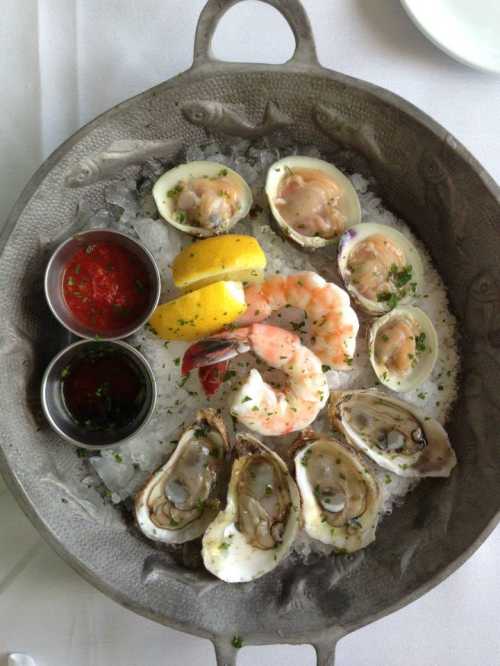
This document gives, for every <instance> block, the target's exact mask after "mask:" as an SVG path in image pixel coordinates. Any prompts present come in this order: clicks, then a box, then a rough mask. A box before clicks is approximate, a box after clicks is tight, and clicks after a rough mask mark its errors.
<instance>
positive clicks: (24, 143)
mask: <svg viewBox="0 0 500 666" xmlns="http://www.w3.org/2000/svg"><path fill="white" fill-rule="evenodd" d="M472 1H473V0H471V2H472ZM203 3H204V0H189V1H188V0H140V1H138V0H107V1H106V2H102V1H100V0H38V2H36V0H2V3H1V5H2V6H1V18H0V90H1V95H0V119H1V122H0V221H3V219H4V218H5V216H6V214H7V212H8V210H9V208H10V207H11V206H12V204H13V203H14V200H15V198H16V196H17V194H18V193H19V192H20V190H21V188H22V187H23V185H24V183H25V182H26V180H27V179H28V178H29V176H30V175H31V173H32V172H33V170H34V169H35V168H36V167H37V166H38V165H39V164H40V162H41V161H42V160H43V159H44V158H45V157H46V156H47V155H48V154H49V153H50V152H51V151H52V150H53V149H54V148H55V147H56V146H57V145H58V144H59V143H60V142H61V141H62V140H63V139H65V138H66V137H67V136H69V135H70V134H71V133H72V132H73V131H75V130H76V129H77V128H78V127H80V126H81V125H82V124H83V123H85V122H87V121H88V120H90V119H92V118H93V117H94V116H95V115H96V114H98V113H100V112H101V111H104V110H106V109H107V108H108V107H110V106H112V105H113V104H115V103H117V102H119V101H121V100H123V99H125V98H127V97H129V96H131V95H133V94H136V93H139V92H141V91H142V90H144V89H146V88H149V87H150V86H152V85H155V84H156V83H159V82H160V81H162V80H164V79H166V78H169V77H170V76H172V75H174V74H175V73H177V72H179V71H181V70H183V69H186V68H187V67H188V66H189V64H190V61H191V53H192V43H193V33H194V28H195V23H196V18H197V16H198V14H199V12H200V10H201V7H202V6H203ZM304 4H305V6H306V8H307V10H308V12H309V15H310V17H311V20H312V24H313V28H314V32H315V36H316V41H317V45H318V52H319V56H320V59H321V61H322V62H323V64H325V65H327V66H329V67H332V68H334V69H337V70H339V71H341V72H344V73H347V74H352V75H354V76H358V77H360V78H363V79H367V80H368V81H372V82H374V83H378V84H380V85H382V86H385V87H386V88H389V89H391V90H393V91H395V92H397V93H399V94H401V95H403V96H404V97H406V98H407V99H409V100H410V101H412V102H413V103H414V104H416V105H417V106H419V107H420V108H422V109H423V110H424V111H426V112H427V113H429V114H430V115H431V116H433V117H434V118H436V119H437V120H438V121H439V122H441V123H442V124H443V125H444V126H446V127H447V128H448V129H449V130H450V131H451V132H452V133H453V134H455V135H456V136H457V137H458V138H459V139H460V140H461V141H462V142H463V143H464V144H465V145H466V146H467V147H468V148H469V149H470V150H471V151H472V152H473V153H474V154H475V155H476V156H477V157H478V159H479V160H480V161H481V162H482V163H483V164H484V165H485V166H486V168H487V169H489V171H490V173H491V174H492V175H493V176H494V177H495V178H496V179H497V181H498V180H500V132H499V131H498V123H499V109H500V77H495V76H492V75H487V74H480V73H478V72H475V71H473V70H469V69H467V68H465V67H464V66H462V65H459V64H457V63H455V62H454V61H452V60H450V59H449V58H448V57H447V56H445V55H443V54H442V53H441V52H440V51H438V50H437V49H436V48H435V47H434V46H432V45H431V44H430V43H428V42H427V41H426V40H425V39H424V38H423V37H422V36H421V35H420V34H419V33H418V32H417V31H416V29H415V28H414V26H413V25H412V24H411V23H410V22H409V20H408V19H407V17H406V15H405V14H404V12H403V10H402V9H401V7H400V5H399V2H398V0H304ZM215 48H216V52H217V54H218V55H219V56H220V57H222V58H225V59H233V60H247V61H248V60H257V61H258V60H260V61H262V62H282V61H284V60H286V58H287V57H288V55H289V54H290V53H291V50H292V37H291V33H290V32H289V31H288V30H287V28H286V26H285V23H284V21H283V20H282V19H281V17H280V16H279V15H278V14H276V12H275V11H274V10H273V9H272V8H270V7H268V6H264V5H260V4H257V3H255V2H248V3H246V4H243V5H241V6H239V7H236V8H233V9H232V10H231V11H230V12H229V14H228V15H227V17H226V18H225V19H224V21H223V23H222V25H221V27H220V30H219V31H218V33H217V36H216V39H215ZM499 562H500V530H496V532H495V533H494V534H493V535H492V536H490V538H489V539H488V540H487V541H486V543H485V544H484V545H483V546H482V547H481V548H480V549H479V550H478V551H477V553H476V554H475V555H474V556H473V557H472V559H471V560H469V561H468V562H467V563H466V564H465V565H464V566H463V567H462V568H461V569H460V570H459V571H458V572H456V573H455V574H453V575H452V576H451V577H450V578H448V579H447V580H446V581H445V582H444V583H442V584H441V585H440V586H439V587H438V588H437V589H434V590H433V591H432V592H430V593H429V594H427V595H426V596H425V597H424V598H422V599H420V600H419V601H417V602H415V603H413V604H411V605H410V606H408V607H406V608H405V609H403V610H401V611H399V612H398V613H395V614H394V615H391V616H389V617H387V618H384V619H383V620H380V621H379V622H376V623H374V624H372V625H370V626H368V627H365V628H364V629H361V630H359V631H357V632H356V633H355V634H353V635H351V636H348V637H347V638H345V639H344V640H343V641H342V642H341V643H340V645H339V649H338V664H339V665H340V666H347V665H349V666H434V665H436V666H437V665H439V666H479V665H481V666H497V665H498V664H500V632H499V630H498V627H499V619H498V618H499V617H500V594H499V593H500V583H499V577H500V565H499ZM13 651H26V652H28V653H30V654H32V655H33V656H34V657H35V658H36V659H37V660H38V663H39V664H40V665H42V666H110V665H112V664H120V666H145V665H146V664H158V666H161V665H162V664H165V665H167V664H168V665H171V666H176V665H177V664H190V666H196V665H202V664H203V665H204V666H205V665H207V664H211V663H214V660H213V657H212V655H211V647H210V645H209V643H208V642H206V641H203V640H199V639H195V638H192V637H189V636H187V635H184V634H180V633H178V632H175V631H172V630H169V629H165V628H164V627H161V626H159V625H156V624H154V623H152V622H150V621H149V620H145V619H143V618H141V617H138V616H136V615H134V614H132V613H131V612H129V611H127V610H124V609H123V608H121V607H120V606H118V605H117V604H115V603H114V602H112V601H110V600H109V599H107V598H106V597H104V596H103V595H102V594H100V593H99V592H97V591H96V590H94V589H93V588H92V587H90V586H89V585H88V584H87V583H86V582H84V581H83V580H82V579H80V578H79V577H78V576H77V575H76V574H75V573H74V572H73V571H72V570H71V569H70V568H69V567H68V566H67V565H66V564H64V563H63V562H62V561H61V560H60V559H59V558H58V557H57V556H56V555H55V554H54V553H52V551H51V550H50V549H49V548H48V547H47V546H46V545H45V544H44V543H42V542H41V541H40V539H39V537H38V534H37V532H36V531H35V530H34V529H33V528H32V527H31V525H30V524H29V523H28V521H27V519H26V518H25V517H24V516H23V514H22V513H21V511H20V510H19V509H18V508H17V506H16V504H15V502H14V501H13V499H12V498H11V497H10V495H9V493H8V492H7V491H6V490H5V488H4V487H3V485H2V482H1V481H0V665H2V666H3V664H2V659H3V658H4V657H5V656H6V653H8V652H13ZM240 663H241V664H243V665H246V666H249V665H250V664H256V663H259V664H262V666H266V665H271V664H272V665H273V666H276V665H277V664H284V663H286V664H288V665H289V666H299V664H300V666H307V665H308V664H313V663H314V658H313V652H312V649H311V648H309V647H287V646H280V647H263V648H252V647H249V648H243V649H242V652H241V655H240Z"/></svg>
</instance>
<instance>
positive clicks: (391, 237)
mask: <svg viewBox="0 0 500 666" xmlns="http://www.w3.org/2000/svg"><path fill="white" fill-rule="evenodd" d="M338 265H339V271H340V274H341V276H342V279H343V281H344V284H345V285H346V288H347V291H348V292H349V293H350V294H351V296H352V297H353V298H354V300H355V301H357V303H358V305H359V306H360V308H362V309H363V310H364V311H365V312H367V313H368V314H371V315H376V316H378V315H382V314H384V313H386V312H389V310H392V309H393V308H394V307H395V306H396V305H398V304H402V303H408V302H409V301H411V299H412V298H413V297H414V296H415V295H417V294H420V293H421V292H422V284H423V266H422V260H421V258H420V255H419V253H418V250H417V249H416V247H415V246H414V245H413V243H411V242H410V241H409V240H408V239H407V238H406V236H404V235H403V234H402V233H400V232H399V231H397V230H396V229H393V228H392V227H390V226H389V225H387V224H375V223H372V222H364V223H362V224H358V225H356V226H353V227H351V228H350V229H348V230H347V231H346V232H345V234H344V235H343V236H342V238H341V239H340V243H339V254H338Z"/></svg>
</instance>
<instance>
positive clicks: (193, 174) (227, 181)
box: [153, 161, 252, 237]
mask: <svg viewBox="0 0 500 666" xmlns="http://www.w3.org/2000/svg"><path fill="white" fill-rule="evenodd" d="M153 197H154V200H155V203H156V206H157V208H158V211H159V213H160V215H161V216H162V217H163V218H164V219H165V220H166V221H167V222H168V223H169V224H171V225H172V226H174V227H176V228H177V229H180V230H181V231H184V232H186V233H187V234H191V235H192V236H200V237H207V236H215V235H218V234H224V233H227V232H228V231H229V230H230V229H231V228H232V227H234V225H235V224H236V223H237V222H239V221H240V220H242V219H243V218H244V217H246V216H247V215H248V213H249V211H250V208H251V206H252V191H251V189H250V188H249V186H248V185H247V183H246V182H245V181H244V180H243V178H242V177H241V176H240V175H239V174H238V173H236V171H233V170H232V169H230V168H229V167H225V166H223V165H221V164H219V163H218V162H203V161H200V162H188V163H187V164H181V165H180V166H177V167H175V168H174V169H171V170H170V171H167V172H166V173H164V174H163V176H161V177H160V178H159V179H158V180H157V181H156V183H155V186H154V188H153Z"/></svg>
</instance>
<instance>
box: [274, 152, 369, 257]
mask: <svg viewBox="0 0 500 666" xmlns="http://www.w3.org/2000/svg"><path fill="white" fill-rule="evenodd" d="M294 168H295V169H297V168H303V169H315V170H318V171H322V172H324V173H326V174H327V175H328V176H330V178H331V179H332V180H333V181H334V182H335V183H336V184H337V185H338V186H339V188H340V189H341V190H342V192H343V194H342V198H341V200H340V209H341V211H342V213H343V214H344V215H345V217H346V224H345V227H346V228H348V227H351V226H352V225H354V224H359V222H360V221H361V204H360V202H359V198H358V195H357V194H356V190H355V189H354V187H353V186H352V183H351V181H350V180H349V179H348V178H347V177H346V176H344V174H343V173H342V172H341V171H339V169H337V167H335V166H333V164H330V163H329V162H325V161H324V160H319V159H316V158H313V157H305V156H300V155H294V156H291V157H285V158H283V159H281V160H279V161H278V162H275V163H274V164H272V165H271V166H270V167H269V171H268V172H267V179H266V195H267V198H268V201H269V206H270V208H271V212H272V214H273V216H274V219H275V220H276V222H277V224H278V226H279V227H280V229H281V231H282V232H283V234H284V235H285V236H288V237H289V238H291V240H293V241H295V242H296V243H297V244H298V245H301V246H302V247H308V248H311V249H316V248H319V247H324V246H325V245H330V244H332V243H336V242H337V241H338V237H335V238H321V237H319V236H305V235H304V234H301V233H300V232H299V231H297V230H296V229H294V228H293V227H291V226H290V225H289V224H288V223H287V222H286V220H285V219H284V218H283V216H282V215H281V213H280V211H279V210H278V208H277V207H276V203H275V201H276V198H277V192H278V189H279V185H280V183H281V180H282V178H283V176H284V175H286V171H287V169H290V170H292V171H293V169H294Z"/></svg>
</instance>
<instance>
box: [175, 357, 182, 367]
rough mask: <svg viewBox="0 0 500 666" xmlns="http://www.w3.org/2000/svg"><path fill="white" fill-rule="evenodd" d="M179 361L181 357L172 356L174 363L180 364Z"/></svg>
mask: <svg viewBox="0 0 500 666" xmlns="http://www.w3.org/2000/svg"><path fill="white" fill-rule="evenodd" d="M180 363H181V359H180V358H179V356H178V357H177V358H174V365H177V366H178V365H180Z"/></svg>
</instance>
